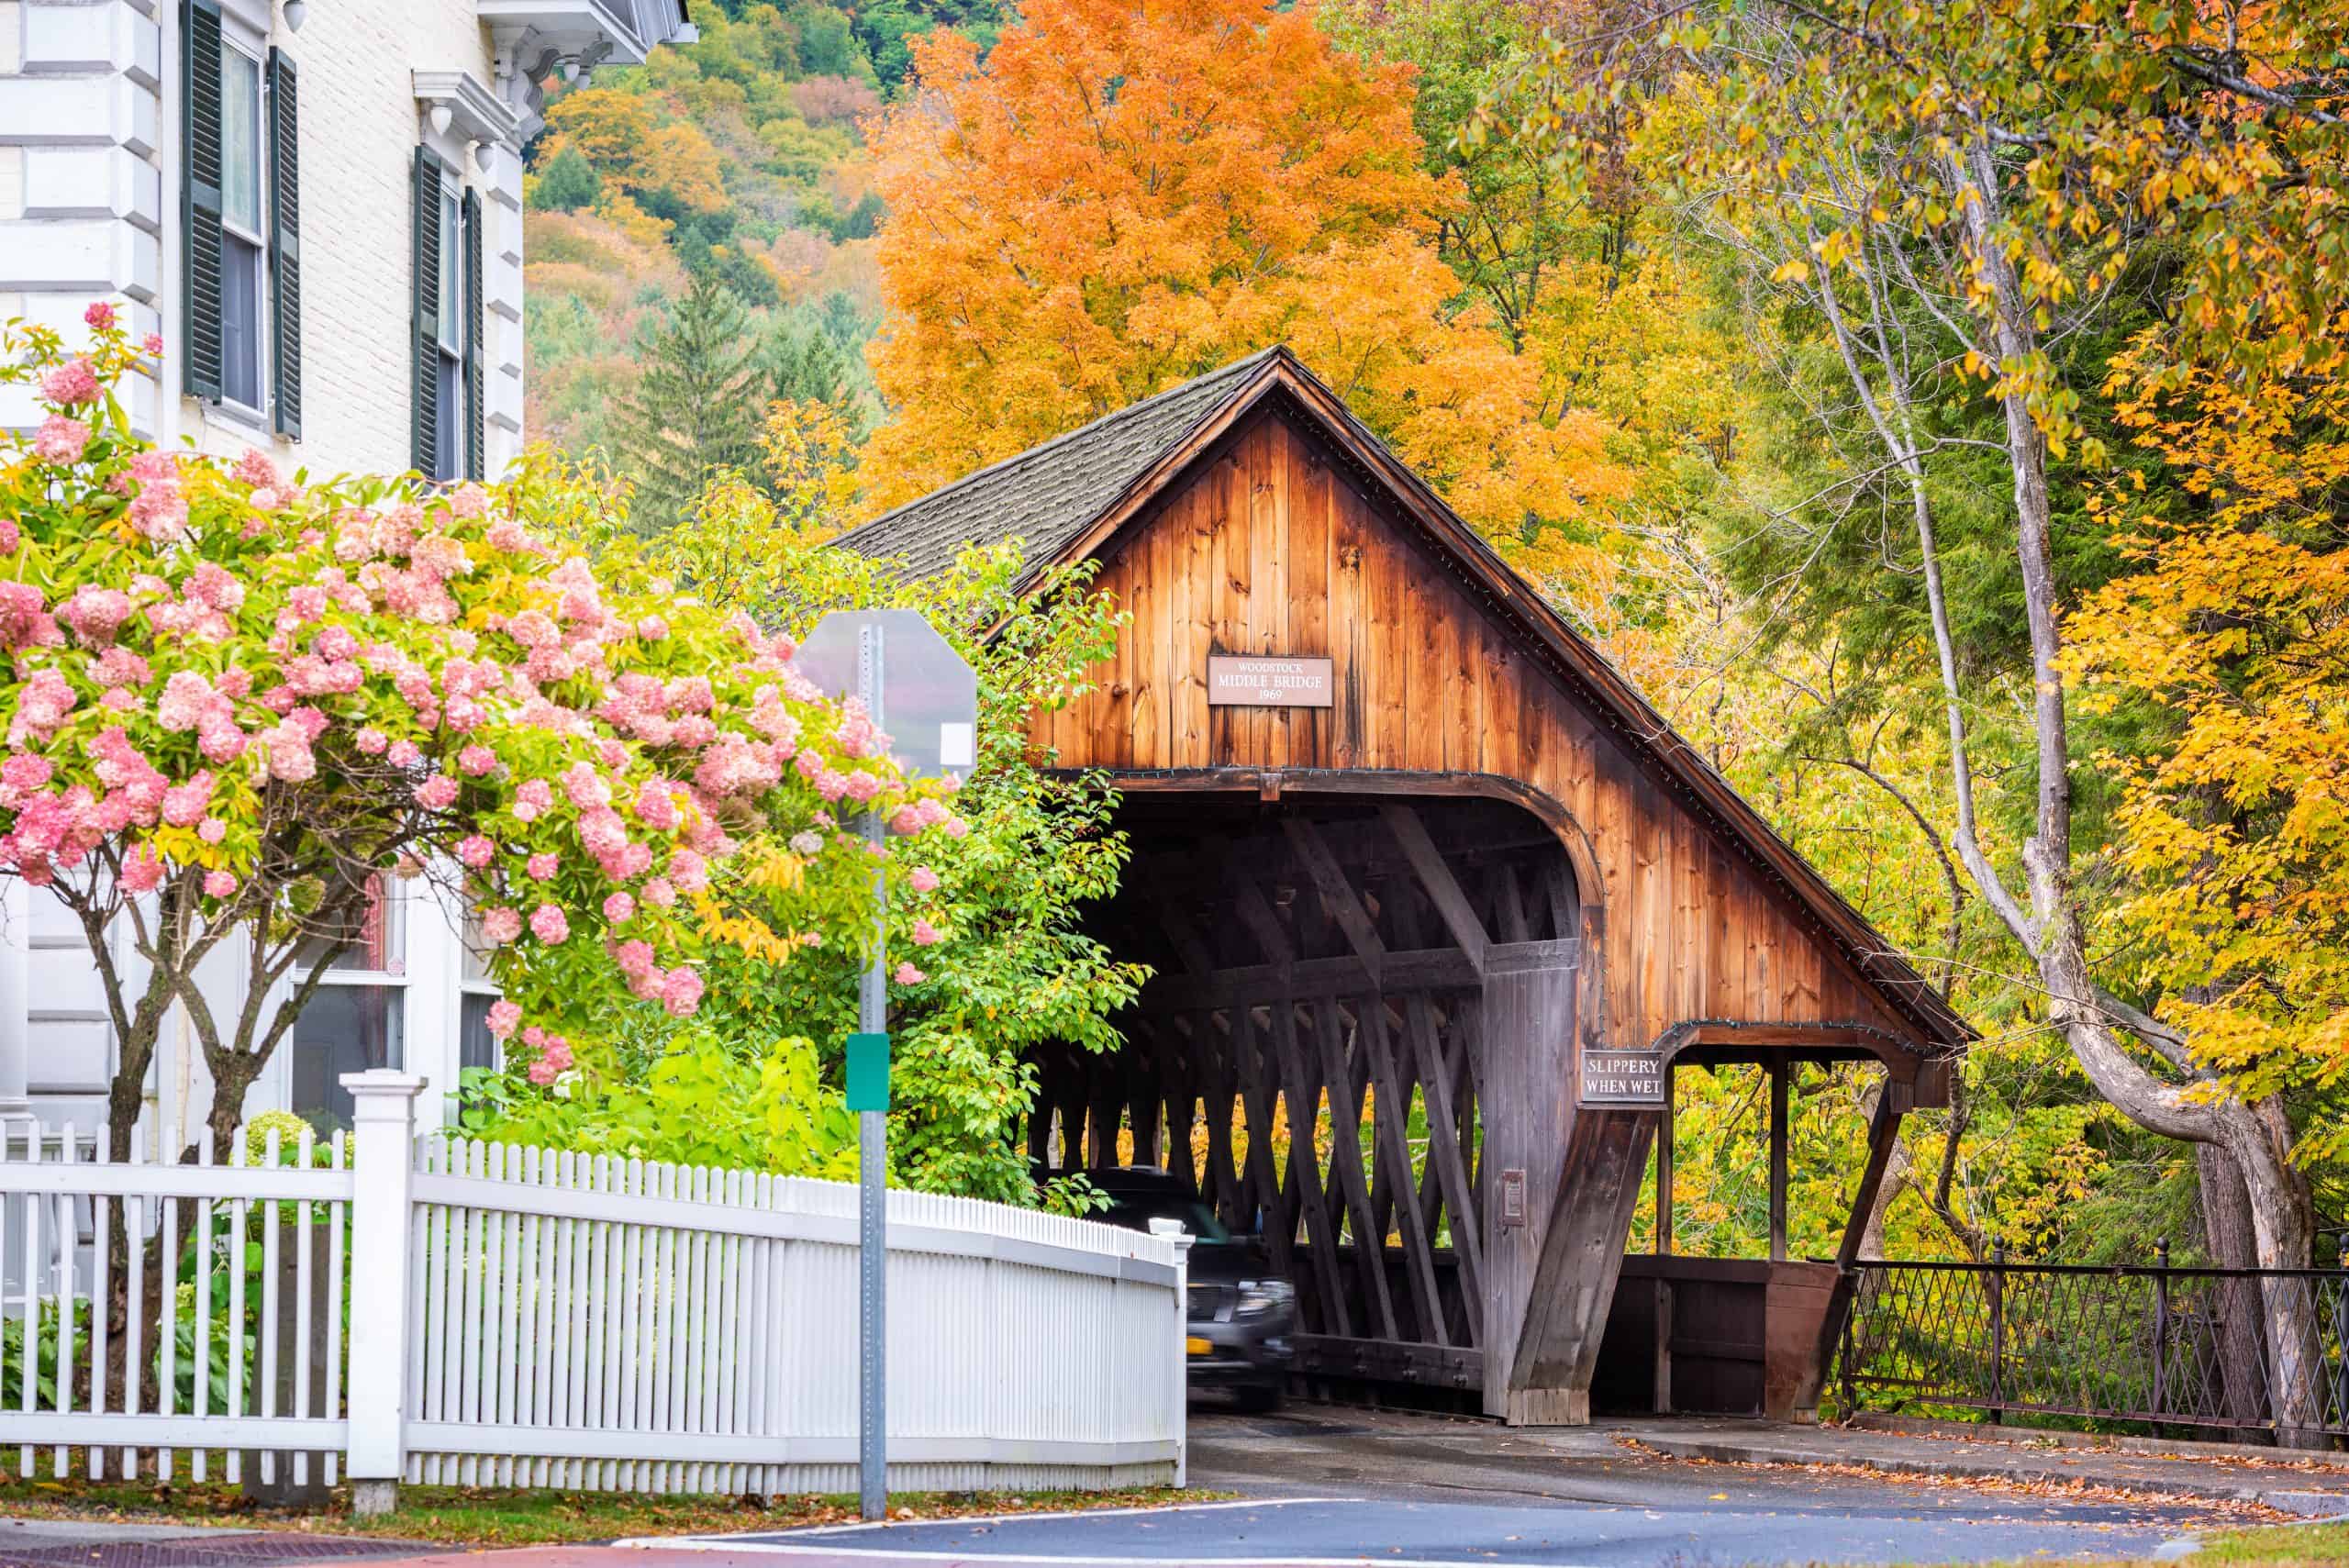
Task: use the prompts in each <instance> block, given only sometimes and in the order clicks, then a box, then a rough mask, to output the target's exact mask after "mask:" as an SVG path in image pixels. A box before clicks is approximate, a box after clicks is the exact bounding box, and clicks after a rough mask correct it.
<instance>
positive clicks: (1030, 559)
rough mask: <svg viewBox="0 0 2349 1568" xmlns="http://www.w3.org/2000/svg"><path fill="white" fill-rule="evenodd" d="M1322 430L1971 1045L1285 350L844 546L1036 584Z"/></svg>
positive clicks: (1733, 829)
mask: <svg viewBox="0 0 2349 1568" xmlns="http://www.w3.org/2000/svg"><path fill="white" fill-rule="evenodd" d="M1280 393H1286V394H1287V397H1286V399H1284V401H1286V402H1288V403H1290V404H1292V405H1293V406H1297V407H1298V408H1299V409H1301V410H1302V411H1303V412H1305V413H1306V414H1308V416H1310V417H1312V418H1313V419H1314V420H1315V422H1316V423H1318V424H1319V425H1320V426H1321V427H1322V428H1323V431H1324V433H1325V434H1326V435H1327V436H1328V437H1329V438H1330V439H1332V440H1333V441H1335V442H1336V443H1337V444H1338V445H1339V446H1340V447H1341V449H1342V450H1344V451H1345V452H1346V453H1347V455H1348V456H1350V457H1351V458H1353V460H1354V461H1355V462H1358V463H1359V464H1360V465H1361V466H1362V467H1363V468H1364V470H1365V471H1366V472H1367V473H1369V474H1371V475H1372V476H1375V478H1376V479H1378V480H1379V481H1381V482H1383V484H1384V485H1385V486H1386V489H1387V491H1388V492H1389V494H1390V495H1392V496H1393V498H1394V499H1395V500H1396V501H1397V503H1399V504H1400V505H1401V506H1402V508H1403V509H1404V510H1405V511H1406V512H1407V513H1408V514H1409V515H1410V516H1411V517H1413V518H1414V519H1415V520H1416V521H1418V522H1419V524H1420V525H1421V527H1422V528H1423V529H1424V531H1425V533H1426V534H1427V536H1428V537H1429V539H1430V541H1431V543H1433V544H1434V545H1435V546H1437V547H1438V548H1439V549H1441V550H1444V551H1445V552H1446V553H1448V554H1449V555H1451V556H1452V557H1453V561H1454V562H1456V563H1457V564H1458V565H1459V566H1460V567H1461V568H1462V569H1463V571H1464V573H1466V574H1467V575H1468V576H1469V577H1470V578H1471V579H1472V581H1474V582H1475V586H1476V587H1477V589H1478V590H1479V592H1480V594H1481V595H1482V596H1483V597H1484V598H1485V599H1486V602H1487V603H1488V604H1489V605H1491V606H1492V607H1493V608H1494V609H1495V610H1496V611H1497V613H1498V615H1499V616H1500V617H1501V618H1504V619H1507V620H1511V621H1514V622H1516V623H1517V624H1518V626H1519V627H1520V628H1521V629H1522V630H1523V631H1525V632H1526V633H1528V634H1529V635H1530V636H1531V639H1532V640H1533V641H1534V642H1535V643H1536V644H1537V646H1539V647H1540V648H1541V649H1542V651H1544V652H1545V653H1547V654H1549V655H1550V659H1549V661H1548V662H1550V664H1551V666H1552V668H1553V671H1554V672H1555V673H1558V674H1560V675H1562V676H1564V678H1565V680H1566V682H1567V684H1569V685H1570V686H1571V687H1572V688H1574V689H1575V690H1576V691H1577V692H1578V693H1579V694H1580V695H1582V696H1583V697H1584V698H1585V700H1586V701H1587V702H1589V703H1590V704H1591V705H1592V706H1594V707H1595V708H1596V709H1598V713H1599V715H1600V716H1601V717H1603V718H1605V719H1606V720H1607V721H1608V723H1609V725H1610V727H1611V728H1614V729H1615V730H1616V731H1617V732H1618V733H1619V734H1620V735H1621V736H1622V737H1623V738H1624V739H1625V740H1626V741H1627V742H1628V743H1629V744H1630V745H1631V746H1632V747H1634V748H1635V749H1636V750H1638V751H1641V752H1642V753H1644V754H1645V755H1646V757H1647V758H1648V760H1649V761H1650V762H1651V763H1652V764H1653V765H1654V766H1655V768H1656V769H1657V771H1658V772H1659V773H1662V774H1663V775H1664V778H1665V780H1666V781H1667V783H1668V784H1670V785H1671V787H1672V788H1673V790H1674V792H1675V794H1677V795H1680V796H1681V797H1682V798H1683V799H1684V800H1686V801H1687V803H1688V804H1689V805H1690V806H1693V807H1694V808H1695V809H1696V810H1697V811H1698V814H1699V816H1701V817H1709V818H1710V819H1711V820H1712V821H1714V822H1715V823H1717V824H1719V825H1720V828H1722V829H1723V830H1724V831H1726V832H1727V833H1728V834H1729V835H1730V836H1731V838H1732V839H1733V840H1736V841H1737V842H1739V843H1740V844H1741V845H1742V847H1743V848H1744V849H1745V850H1746V851H1748V853H1750V854H1751V855H1752V856H1753V859H1754V861H1755V862H1757V863H1758V864H1759V865H1760V866H1761V867H1762V868H1763V869H1764V870H1765V872H1766V873H1768V874H1770V875H1772V876H1773V877H1774V878H1775V879H1776V880H1777V881H1778V882H1779V883H1780V884H1782V885H1784V886H1785V887H1786V888H1787V890H1788V891H1789V892H1790V893H1791V894H1792V895H1794V897H1795V898H1796V899H1797V901H1798V902H1799V903H1800V904H1801V905H1802V906H1804V907H1805V908H1806V909H1808V910H1809V912H1810V914H1811V915H1812V916H1814V917H1816V918H1817V919H1818V920H1819V921H1820V924H1821V925H1822V926H1823V927H1824V928H1825V929H1826V930H1827V931H1828V933H1829V934H1830V935H1831V937H1832V939H1833V940H1835V942H1836V943H1837V945H1838V946H1840V947H1841V948H1842V950H1843V952H1844V955H1845V956H1846V957H1847V958H1848V959H1850V960H1851V962H1853V963H1854V966H1855V967H1856V968H1857V969H1858V970H1859V972H1860V973H1861V974H1863V975H1864V976H1865V977H1866V978H1867V979H1868V980H1869V981H1871V982H1872V983H1874V984H1876V987H1877V988H1878V989H1879V990H1880V991H1882V992H1883V993H1884V994H1885V995H1886V998H1887V1000H1888V1001H1889V1002H1891V1003H1892V1005H1893V1006H1895V1007H1896V1008H1897V1009H1898V1010H1899V1011H1900V1012H1902V1013H1904V1014H1906V1015H1907V1016H1908V1017H1909V1018H1912V1019H1914V1020H1915V1021H1916V1022H1917V1023H1918V1024H1919V1026H1920V1029H1921V1031H1922V1033H1923V1034H1924V1035H1925V1036H1926V1038H1927V1039H1929V1040H1932V1041H1933V1042H1935V1043H1937V1044H1940V1045H1943V1046H1947V1047H1955V1046H1959V1045H1962V1044H1963V1043H1964V1042H1965V1041H1966V1040H1970V1039H1971V1038H1973V1036H1974V1030H1973V1029H1972V1028H1971V1027H1969V1026H1968V1025H1967V1024H1966V1023H1965V1020H1964V1019H1962V1018H1959V1017H1958V1016H1957V1014H1956V1013H1955V1012H1954V1011H1953V1010H1952V1009H1951V1008H1950V1006H1949V1005H1948V1004H1947V1003H1946V1002H1944V1001H1943V999H1942V997H1941V995H1940V994H1939V993H1938V992H1936V991H1935V990H1934V989H1933V988H1932V985H1930V984H1927V983H1926V981H1925V979H1924V977H1923V976H1922V975H1920V974H1919V973H1917V972H1916V970H1915V969H1913V968H1911V967H1910V966H1909V963H1908V962H1906V961H1905V960H1902V959H1901V958H1899V957H1898V956H1897V955H1895V953H1894V952H1893V951H1892V948H1891V944H1890V943H1888V942H1887V941H1886V940H1885V939H1884V938H1883V937H1882V936H1881V935H1879V934H1878V933H1877V931H1876V929H1875V928H1874V927H1873V926H1871V925H1870V924H1869V923H1868V921H1867V919H1866V918H1865V917H1864V916H1862V915H1861V914H1860V912H1859V911H1858V910H1856V909H1854V907H1852V906H1851V905H1850V904H1849V903H1848V902H1846V901H1845V900H1844V898H1843V896H1842V895H1841V894H1839V893H1837V892H1836V891H1835V889H1834V888H1833V887H1832V886H1831V885H1830V884H1828V882H1827V879H1826V878H1825V877H1823V876H1821V875H1820V873H1819V871H1818V869H1817V868H1816V867H1814V866H1812V865H1811V863H1810V862H1809V861H1807V860H1805V859H1804V858H1803V857H1802V855H1801V854H1800V853H1799V852H1798V851H1796V850H1795V848H1794V847H1793V846H1792V845H1790V844H1788V843H1787V841H1786V840H1784V839H1782V838H1780V837H1779V836H1778V834H1777V832H1776V829H1775V828H1772V827H1771V826H1770V825H1769V823H1767V822H1766V821H1765V820H1764V819H1763V818H1762V817H1761V814H1760V813H1758V812H1756V811H1755V810H1754V809H1753V806H1751V805H1749V804H1748V803H1747V802H1746V800H1745V797H1744V796H1743V795H1740V794H1739V793H1738V792H1737V790H1736V788H1735V787H1734V786H1733V785H1731V784H1730V782H1729V781H1728V780H1727V779H1725V778H1723V777H1722V776H1721V775H1720V773H1718V772H1716V771H1715V770H1714V768H1713V767H1712V765H1711V764H1710V763H1709V762H1706V761H1705V759H1704V757H1703V756H1702V755H1701V754H1700V753H1699V752H1698V751H1696V750H1695V749H1694V748H1692V747H1691V746H1690V745H1689V744H1688V743H1687V741H1686V740H1683V739H1682V738H1681V737H1680V735H1679V733H1678V732H1677V731H1675V729H1674V728H1672V726H1671V724H1670V723H1669V722H1668V721H1667V720H1666V719H1665V718H1664V715H1663V714H1661V713H1659V712H1658V711H1657V710H1656V709H1655V707H1654V706H1653V705H1652V704H1650V703H1649V702H1648V700H1647V699H1646V698H1645V697H1644V696H1642V695H1641V694H1640V691H1639V689H1638V688H1637V687H1636V686H1634V685H1632V684H1631V682H1630V681H1629V680H1627V679H1625V677H1624V676H1623V675H1622V673H1620V671H1618V670H1617V669H1616V668H1615V667H1614V666H1613V665H1612V664H1610V663H1609V662H1607V660H1606V658H1605V657H1604V656H1603V655H1602V654H1600V653H1599V651H1598V650H1597V649H1596V648H1593V647H1592V646H1591V645H1590V643H1589V642H1588V641H1586V639H1584V638H1583V636H1582V635H1581V633H1579V632H1577V631H1575V629H1574V628H1573V627H1571V626H1570V625H1568V624H1567V623H1566V621H1565V620H1564V617H1561V616H1560V615H1559V614H1558V612H1557V611H1556V610H1555V609H1554V608H1553V607H1552V606H1551V605H1550V603H1549V601H1548V600H1546V599H1544V598H1543V597H1542V595H1541V594H1540V592H1539V591H1537V590H1536V589H1535V588H1534V587H1533V585H1532V584H1530V583H1528V582H1526V581H1525V579H1524V578H1522V577H1520V576H1519V575H1518V574H1517V573H1516V571H1515V570H1514V569H1512V568H1511V567H1510V566H1509V565H1508V562H1505V561H1503V560H1502V559H1501V558H1500V556H1499V555H1498V554H1497V553H1496V552H1495V551H1494V550H1493V548H1492V546H1491V545H1490V544H1488V543H1486V540H1485V539H1484V537H1483V536H1482V535H1480V534H1479V533H1477V532H1476V530H1475V528H1471V527H1470V526H1469V525H1468V524H1467V523H1466V522H1465V521H1464V520H1463V519H1462V518H1461V517H1460V516H1459V515H1458V514H1457V513H1455V512H1453V510H1452V508H1451V507H1450V506H1447V505H1445V503H1444V501H1443V498H1442V496H1440V495H1437V494H1436V493H1435V491H1434V490H1433V488H1431V486H1430V485H1429V484H1427V482H1426V481H1425V480H1423V479H1421V478H1420V477H1419V475H1418V474H1417V473H1413V472H1412V471H1411V469H1410V468H1409V467H1408V466H1407V465H1406V464H1405V463H1403V462H1401V460H1399V459H1398V458H1397V457H1396V456H1395V454H1394V453H1393V452H1391V451H1389V450H1387V448H1386V443H1385V442H1384V441H1382V440H1380V439H1379V438H1378V437H1377V436H1376V435H1375V434H1373V433H1372V431H1371V430H1370V429H1369V428H1368V427H1367V426H1365V425H1364V424H1363V423H1362V421H1360V420H1359V419H1356V418H1355V417H1353V414H1352V413H1351V412H1350V411H1349V410H1348V409H1347V408H1346V406H1345V402H1344V400H1343V399H1342V398H1341V397H1340V396H1339V395H1337V394H1336V393H1335V392H1333V391H1332V390H1330V387H1329V386H1328V385H1327V384H1324V383H1323V382H1322V381H1321V380H1320V379H1319V377H1317V376H1315V375H1314V374H1313V373H1312V372H1310V371H1308V370H1307V369H1306V368H1305V366H1304V365H1303V364H1302V363H1300V362H1299V361H1297V358H1296V356H1294V355H1293V354H1291V353H1290V352H1289V351H1288V349H1287V347H1286V345H1275V346H1274V347H1273V348H1270V349H1266V350H1262V351H1261V352H1258V353H1255V354H1252V355H1250V356H1249V357H1248V358H1246V359H1244V360H1239V361H1234V362H1233V363H1231V364H1229V365H1225V366H1223V367H1222V368H1221V369H1219V370H1214V371H1209V372H1208V373H1206V374H1205V375H1202V376H1199V377H1197V378H1196V379H1194V380H1191V381H1187V382H1185V383H1183V384H1181V385H1180V386H1176V387H1173V388H1171V389H1169V390H1167V391H1165V392H1162V393H1159V394H1158V395H1155V396H1153V397H1148V398H1144V399H1143V400H1142V401H1141V402H1139V403H1136V404H1133V405H1131V406H1128V407H1125V408H1121V409H1119V410H1118V411H1117V412H1116V413H1114V414H1109V415H1106V416H1104V417H1101V418H1099V419H1097V420H1095V421H1094V422H1093V423H1092V424H1090V425H1086V426H1085V427H1083V428H1080V429H1075V430H1072V431H1070V432H1069V433H1068V434H1066V435H1064V436H1058V437H1055V438H1053V439H1052V440H1049V441H1046V442H1044V443H1043V444H1042V445H1041V446H1037V447H1031V448H1030V449H1029V450H1026V451H1024V452H1021V453H1019V455H1018V456H1016V457H1009V458H1006V459H1005V460H1003V461H1002V462H998V463H995V464H993V465H992V466H990V467H987V468H983V469H980V470H979V471H978V472H977V473H973V474H971V475H969V476H968V477H966V478H963V479H959V480H957V481H955V482H954V483H953V484H949V485H946V486H945V487H943V488H942V489H939V490H934V491H932V492H930V494H929V495H925V496H922V497H921V498H920V499H918V500H916V501H909V502H907V504H906V505H904V506H900V507H898V508H897V509H896V510H895V511H893V512H889V513H886V514H885V515H884V516H882V517H876V518H874V520H873V521H872V522H870V523H866V524H864V525H863V527H861V528H854V529H852V530H851V531H850V532H848V533H846V534H844V535H842V536H841V538H840V539H839V540H838V541H837V542H838V543H840V544H842V545H844V546H846V547H848V548H849V549H852V550H857V551H859V552H860V553H862V554H865V555H872V556H894V557H896V558H898V559H899V560H901V561H902V562H904V564H905V568H906V572H907V575H908V576H912V577H924V576H928V575H930V573H934V572H937V571H940V570H941V569H942V568H944V567H945V566H947V565H948V564H950V563H951V562H952V561H953V559H954V556H955V553H956V552H957V551H958V550H961V549H962V548H963V546H964V545H965V544H994V543H997V542H1000V541H1002V540H1004V539H1019V541H1020V542H1021V546H1022V551H1023V554H1024V556H1025V559H1026V562H1027V564H1028V569H1029V573H1028V574H1029V576H1030V578H1033V577H1034V576H1035V575H1036V574H1037V573H1040V572H1041V571H1042V570H1043V569H1044V568H1046V567H1048V566H1050V565H1052V564H1054V563H1056V562H1065V561H1075V560H1082V559H1084V558H1085V557H1086V556H1088V555H1091V554H1093V553H1094V552H1095V551H1097V550H1099V549H1101V548H1102V547H1103V546H1104V545H1105V544H1106V543H1107V542H1108V539H1110V538H1111V537H1112V536H1113V535H1115V534H1116V533H1117V532H1118V531H1119V528H1122V527H1123V526H1124V525H1125V524H1126V523H1128V522H1130V521H1131V520H1132V519H1133V518H1134V517H1136V516H1138V515H1139V514H1140V513H1141V511H1142V510H1143V508H1144V507H1145V506H1146V504H1147V503H1148V502H1149V501H1150V500H1151V499H1152V497H1153V496H1156V495H1160V494H1162V493H1163V492H1165V491H1166V490H1167V489H1169V488H1170V487H1171V486H1172V485H1174V484H1176V483H1177V482H1179V480H1180V479H1181V477H1182V475H1183V474H1184V473H1186V471H1187V470H1188V469H1189V468H1190V466H1191V463H1192V462H1193V460H1194V459H1196V458H1197V455H1198V454H1199V453H1200V452H1201V451H1202V450H1205V449H1206V448H1207V447H1208V445H1209V444H1211V443H1212V442H1213V441H1214V439H1216V438H1217V437H1219V436H1220V435H1221V434H1222V433H1223V432H1224V431H1226V430H1229V429H1230V428H1232V427H1233V426H1234V425H1235V424H1236V423H1237V422H1238V421H1239V420H1240V418H1241V417H1242V416H1244V415H1245V414H1246V413H1248V411H1249V410H1251V409H1252V408H1253V407H1255V406H1257V405H1258V404H1259V403H1260V402H1262V401H1263V400H1264V398H1266V397H1267V396H1272V395H1276V394H1280Z"/></svg>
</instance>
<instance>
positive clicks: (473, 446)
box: [463, 187, 488, 479]
mask: <svg viewBox="0 0 2349 1568" xmlns="http://www.w3.org/2000/svg"><path fill="white" fill-rule="evenodd" d="M463 210H464V215H465V477H466V478H467V479H480V478H482V477H484V469H485V468H486V467H487V466H488V465H487V463H486V462H485V461H484V458H483V456H482V435H483V427H484V420H483V418H482V392H483V387H482V361H484V360H485V359H487V358H488V356H487V355H486V354H484V352H483V351H482V348H483V344H482V338H483V336H484V333H483V330H482V329H483V328H484V327H485V326H486V325H487V323H486V322H485V321H484V319H483V317H482V313H481V197H479V196H478V195H474V194H473V190H472V189H471V188H470V187H468V188H467V189H466V191H465V203H464V209H463Z"/></svg>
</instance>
